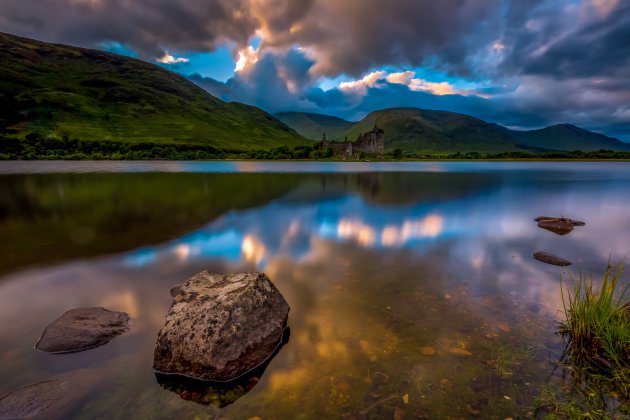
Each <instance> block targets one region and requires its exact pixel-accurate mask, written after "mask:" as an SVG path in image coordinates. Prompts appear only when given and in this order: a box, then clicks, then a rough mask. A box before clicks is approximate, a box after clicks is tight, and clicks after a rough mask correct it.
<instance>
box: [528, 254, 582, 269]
mask: <svg viewBox="0 0 630 420" xmlns="http://www.w3.org/2000/svg"><path fill="white" fill-rule="evenodd" d="M534 258H536V259H537V260H538V261H542V262H545V263H547V264H553V265H559V266H560V267H567V266H569V265H571V264H573V263H572V262H571V261H569V260H565V259H564V258H561V257H557V256H555V255H553V254H549V253H548V252H542V251H538V252H536V253H534Z"/></svg>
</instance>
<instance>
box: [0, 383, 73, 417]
mask: <svg viewBox="0 0 630 420" xmlns="http://www.w3.org/2000/svg"><path fill="white" fill-rule="evenodd" d="M69 388H70V384H69V382H68V381H67V380H55V379H52V380H47V381H42V382H39V383H36V384H33V385H27V386H25V387H23V388H20V389H18V390H16V391H13V392H10V393H8V394H6V395H4V396H3V397H1V398H0V419H28V418H33V417H36V416H38V415H43V414H44V413H45V412H46V411H47V410H48V409H50V408H51V407H53V406H55V405H57V404H58V403H59V402H60V401H61V400H62V399H63V398H64V395H65V394H66V393H67V392H68V390H69Z"/></svg>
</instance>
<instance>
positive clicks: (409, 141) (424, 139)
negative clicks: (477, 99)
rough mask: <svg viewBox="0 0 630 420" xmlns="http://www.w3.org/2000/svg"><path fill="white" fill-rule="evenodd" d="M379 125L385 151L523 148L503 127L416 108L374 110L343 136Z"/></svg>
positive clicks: (499, 150)
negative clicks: (382, 131)
mask: <svg viewBox="0 0 630 420" xmlns="http://www.w3.org/2000/svg"><path fill="white" fill-rule="evenodd" d="M374 124H378V125H379V127H381V128H382V129H383V130H384V131H385V150H386V151H389V150H393V149H396V148H400V149H403V150H405V151H414V152H425V153H441V152H473V151H474V152H480V153H487V152H503V151H512V150H522V149H520V148H519V147H518V145H517V141H516V139H514V138H513V137H511V136H510V135H509V134H508V133H506V131H505V129H504V128H503V127H500V126H498V125H496V124H489V123H487V122H485V121H482V120H480V119H477V118H473V117H470V116H468V115H463V114H456V113H453V112H446V111H432V110H425V109H416V108H392V109H385V110H381V111H375V112H372V113H370V114H368V115H367V116H366V117H365V118H364V119H363V120H361V121H360V122H358V123H357V124H356V125H354V126H353V127H352V128H351V129H350V130H348V131H346V133H344V135H347V136H348V139H356V138H357V137H358V135H359V134H361V133H363V132H366V131H369V130H371V129H372V127H374Z"/></svg>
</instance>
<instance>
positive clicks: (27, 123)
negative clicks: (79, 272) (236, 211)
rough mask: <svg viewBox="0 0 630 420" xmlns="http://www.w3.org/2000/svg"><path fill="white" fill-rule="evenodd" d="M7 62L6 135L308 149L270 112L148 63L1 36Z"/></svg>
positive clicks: (2, 92) (0, 94) (0, 96)
mask: <svg viewBox="0 0 630 420" xmlns="http://www.w3.org/2000/svg"><path fill="white" fill-rule="evenodd" d="M0 62H1V63H2V66H0V109H1V110H2V112H0V135H2V134H4V135H5V136H9V137H13V138H16V137H17V138H24V137H25V136H26V135H28V134H30V133H35V134H38V135H40V136H41V137H47V138H58V139H59V138H63V137H64V136H67V137H70V138H72V139H78V140H88V141H90V140H95V141H96V140H114V141H124V142H131V143H138V142H151V143H160V144H166V143H180V144H202V145H208V146H214V147H219V148H231V149H257V148H261V149H263V148H264V149H268V148H271V147H278V146H282V145H287V146H295V145H298V144H304V143H306V139H304V138H303V137H301V136H300V135H299V134H297V133H296V132H295V131H294V130H293V129H291V128H289V127H287V126H286V125H284V124H283V123H282V122H280V121H279V120H277V119H276V118H274V117H272V116H271V115H269V114H267V113H266V112H264V111H262V110H260V109H258V108H256V107H252V106H248V105H243V104H239V103H226V102H223V101H221V100H219V99H217V98H215V97H213V96H212V95H210V94H209V93H207V92H206V91H205V90H203V89H202V88H200V87H198V86H197V85H195V84H193V83H192V82H190V81H188V80H187V79H185V78H184V77H181V76H179V75H177V74H175V73H173V72H170V71H168V70H166V69H163V68H161V67H159V66H157V65H154V64H150V63H147V62H144V61H141V60H137V59H133V58H128V57H123V56H120V55H116V54H110V53H106V52H102V51H97V50H89V49H83V48H76V47H70V46H65V45H56V44H49V43H45V42H39V41H34V40H31V39H26V38H20V37H16V36H13V35H8V34H3V33H0Z"/></svg>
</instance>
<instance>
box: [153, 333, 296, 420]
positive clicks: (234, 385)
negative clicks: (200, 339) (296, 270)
mask: <svg viewBox="0 0 630 420" xmlns="http://www.w3.org/2000/svg"><path fill="white" fill-rule="evenodd" d="M290 336H291V329H290V328H289V327H287V328H285V330H284V333H283V334H282V340H281V342H280V344H279V345H278V347H276V349H275V350H274V352H273V353H272V354H271V355H270V356H269V357H268V358H267V360H265V361H264V362H263V363H262V364H261V365H259V366H257V367H256V368H254V369H252V370H250V371H249V372H246V373H245V374H243V375H242V376H240V377H238V378H237V379H234V380H232V381H229V382H215V381H203V380H199V379H194V378H190V377H186V376H182V375H171V374H164V373H159V372H155V378H156V379H157V382H158V383H159V384H160V386H161V387H162V388H163V389H165V390H167V391H171V392H174V393H175V394H177V395H179V396H180V397H181V398H182V399H183V400H186V401H192V402H195V403H197V404H202V405H212V406H215V407H217V408H223V407H226V406H228V405H230V404H232V403H234V402H235V401H236V400H238V399H239V398H241V397H243V396H244V395H245V394H247V393H248V392H249V391H251V390H252V389H253V388H254V387H255V386H256V385H257V384H258V382H259V381H260V379H261V377H262V376H263V374H264V373H265V369H267V366H269V363H271V361H272V360H273V358H274V357H276V355H277V354H278V353H279V352H280V350H281V349H282V348H283V347H284V346H285V345H286V344H287V343H288V342H289V337H290Z"/></svg>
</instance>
